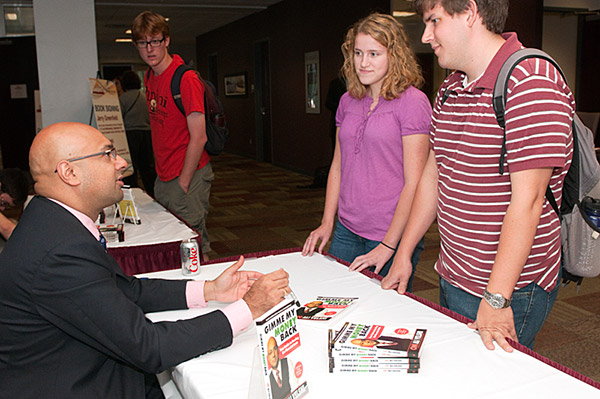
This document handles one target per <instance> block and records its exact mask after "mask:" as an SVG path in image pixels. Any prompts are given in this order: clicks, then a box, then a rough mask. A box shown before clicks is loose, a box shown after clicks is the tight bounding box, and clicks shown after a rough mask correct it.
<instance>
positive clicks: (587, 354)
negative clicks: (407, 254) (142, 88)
mask: <svg viewBox="0 0 600 399" xmlns="http://www.w3.org/2000/svg"><path fill="white" fill-rule="evenodd" d="M212 164H213V168H214V170H215V176H216V178H215V181H214V183H213V186H212V192H211V207H212V208H211V211H210V213H209V216H208V221H207V227H208V232H209V236H210V238H211V246H212V251H211V252H209V254H208V255H209V256H210V258H211V259H215V258H221V257H225V256H233V255H239V254H246V253H252V252H260V251H268V250H274V249H284V248H292V247H300V246H302V245H303V243H304V240H305V238H306V237H307V236H308V234H309V233H310V231H311V230H313V229H314V228H316V227H317V226H318V225H319V222H320V220H321V216H322V212H323V205H324V201H325V189H324V188H309V187H307V186H310V185H311V184H312V183H313V179H312V178H311V177H307V176H304V175H301V174H298V173H294V172H290V171H288V170H285V169H282V168H278V167H275V166H273V165H271V164H266V163H259V162H255V161H253V160H251V159H247V158H243V157H239V156H236V155H231V154H221V155H219V156H216V157H213V160H212ZM425 240H426V241H425V251H424V252H423V253H422V255H421V260H420V262H419V266H418V268H417V272H416V275H415V281H414V287H413V292H414V293H415V294H416V295H419V296H421V297H423V298H426V299H429V300H431V301H433V302H436V303H438V275H437V273H436V272H435V270H434V269H433V264H434V262H435V260H436V258H437V255H438V245H439V235H438V232H437V227H436V225H435V224H434V225H432V227H431V228H430V229H429V231H428V233H427V235H426V238H425ZM534 349H535V351H537V352H538V353H540V354H542V355H543V356H546V357H548V358H550V359H551V360H554V361H556V362H558V363H561V364H563V365H565V366H567V367H570V368H572V369H573V370H575V371H578V372H580V373H582V374H584V375H586V376H588V377H590V378H592V379H594V380H596V381H600V361H599V360H598V359H600V277H596V278H593V279H584V281H583V284H582V285H581V287H580V289H579V292H577V290H576V287H575V286H574V285H573V284H571V285H568V286H567V287H564V288H561V289H560V291H559V295H558V300H557V302H556V304H555V306H554V308H553V309H552V312H551V314H550V317H549V319H548V320H547V322H546V324H545V325H544V327H543V329H542V331H541V332H540V333H539V334H538V336H537V339H536V342H535V346H534Z"/></svg>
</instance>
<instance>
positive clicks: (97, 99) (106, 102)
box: [89, 78, 133, 176]
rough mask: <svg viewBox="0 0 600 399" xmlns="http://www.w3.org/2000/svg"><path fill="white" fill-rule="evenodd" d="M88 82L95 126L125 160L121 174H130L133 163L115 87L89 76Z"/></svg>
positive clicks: (108, 82) (107, 81) (111, 83)
mask: <svg viewBox="0 0 600 399" xmlns="http://www.w3.org/2000/svg"><path fill="white" fill-rule="evenodd" d="M89 82H90V92H91V94H92V105H93V107H94V116H95V117H96V126H98V130H100V131H101V132H102V134H104V135H105V136H106V137H107V138H108V139H109V140H110V141H111V142H112V143H113V145H114V146H115V148H116V149H117V154H119V156H120V157H121V158H123V159H125V160H126V161H127V165H128V166H127V169H126V170H125V172H124V173H123V176H131V174H133V165H132V163H131V154H130V153H129V146H128V145H127V136H126V135H125V125H124V124H123V117H122V116H121V107H120V106H119V95H118V94H117V87H116V86H115V84H114V83H113V82H111V81H110V80H104V79H93V78H90V79H89Z"/></svg>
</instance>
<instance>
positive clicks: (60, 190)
mask: <svg viewBox="0 0 600 399" xmlns="http://www.w3.org/2000/svg"><path fill="white" fill-rule="evenodd" d="M29 158H30V169H31V174H32V177H33V179H34V182H35V186H34V188H35V191H36V193H37V194H38V196H36V197H34V198H33V199H32V200H31V202H30V204H29V205H28V206H27V208H26V209H25V211H24V213H23V215H22V217H21V220H20V222H19V224H18V225H17V227H16V228H15V230H14V231H13V234H12V236H11V239H10V240H9V241H8V243H7V245H6V247H5V249H4V251H3V252H2V253H1V254H0V275H2V278H1V279H0V392H1V393H2V395H5V397H14V398H17V397H18V398H61V399H64V398H144V397H151V396H152V395H157V397H160V396H162V392H160V388H158V391H157V388H156V387H154V388H153V389H147V386H148V385H147V384H145V381H144V377H145V376H148V375H151V376H152V377H153V378H154V376H153V374H156V373H159V372H161V371H163V370H165V369H167V368H169V367H173V366H175V365H177V364H179V363H181V362H183V361H186V360H188V359H190V358H192V357H195V356H198V355H201V354H203V353H206V352H209V351H212V350H216V349H220V348H225V347H227V346H229V345H231V342H232V339H233V336H234V335H235V334H236V333H237V332H238V331H240V330H242V329H244V328H246V327H247V326H248V325H250V323H251V322H252V319H253V318H254V317H257V316H259V315H261V314H262V313H264V312H265V311H266V310H268V309H269V308H270V307H272V306H274V305H275V304H277V303H278V302H279V301H280V300H282V299H283V297H284V295H285V294H286V293H288V292H289V287H288V275H287V273H286V272H285V271H283V270H277V271H275V272H273V273H270V274H267V275H261V274H260V273H258V272H247V271H239V268H240V267H241V266H242V264H243V258H240V260H239V261H238V262H236V264H234V265H233V266H231V267H230V268H228V269H227V270H225V271H224V272H223V273H222V274H221V275H220V276H219V277H218V278H216V279H215V280H213V281H184V280H173V281H168V280H155V279H137V278H135V277H130V276H127V275H125V274H124V273H123V271H122V270H121V269H120V268H119V265H118V264H117V262H116V261H115V260H114V259H113V258H112V257H111V256H110V255H108V254H107V253H106V251H105V248H104V247H103V246H102V245H101V242H99V238H100V235H99V232H98V229H97V228H96V227H95V224H94V221H95V220H96V218H97V216H98V214H99V212H100V211H101V210H102V209H103V208H104V207H106V206H109V205H111V204H114V203H116V202H117V201H119V200H121V199H122V197H123V194H122V190H121V187H122V186H123V182H122V177H123V176H122V173H123V171H124V170H125V168H126V167H127V162H125V161H124V160H123V158H121V157H120V156H118V155H117V153H116V149H115V148H114V147H113V145H112V143H111V142H110V141H109V140H108V139H107V138H106V137H105V136H104V135H102V134H101V133H100V132H99V131H98V130H96V129H94V128H92V127H90V126H87V125H82V124H78V123H58V124H54V125H51V126H49V127H47V128H45V129H43V130H42V131H41V132H40V133H39V134H38V135H37V136H36V137H35V139H34V141H33V143H32V146H31V150H30V157H29ZM210 300H217V301H220V302H232V303H231V304H230V305H228V306H226V307H224V308H223V309H221V310H217V311H213V312H211V313H208V314H206V315H203V316H199V317H196V318H193V319H189V320H181V321H177V322H159V323H153V322H151V321H150V320H148V319H147V318H146V317H145V315H144V314H145V313H147V312H157V311H164V310H171V309H185V308H188V307H199V306H205V305H206V301H210ZM154 379H155V378H154Z"/></svg>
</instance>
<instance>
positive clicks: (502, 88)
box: [492, 48, 566, 175]
mask: <svg viewBox="0 0 600 399" xmlns="http://www.w3.org/2000/svg"><path fill="white" fill-rule="evenodd" d="M528 58H542V59H544V60H546V61H548V62H550V63H551V64H552V65H554V67H555V68H556V69H557V70H558V71H559V72H560V74H561V75H562V77H563V79H564V80H565V82H566V78H565V75H564V73H563V72H562V70H561V69H560V66H559V65H558V63H557V62H556V61H554V59H552V57H550V56H549V55H548V54H546V53H545V52H543V51H542V50H538V49H535V48H522V49H520V50H517V51H515V52H514V53H512V54H511V56H510V57H508V58H507V59H506V61H504V64H503V65H502V68H500V72H499V73H498V77H497V78H496V84H495V85H494V97H493V99H492V105H493V106H494V113H495V114H496V120H497V121H498V125H500V127H501V128H502V130H505V128H506V120H505V118H504V110H505V107H506V96H507V94H508V81H509V79H510V75H512V72H513V70H514V69H515V68H516V67H517V65H519V64H520V63H521V62H522V61H523V60H526V59H528ZM505 155H506V131H505V132H504V137H503V138H502V150H501V152H500V163H499V166H500V174H501V175H502V174H504V157H505Z"/></svg>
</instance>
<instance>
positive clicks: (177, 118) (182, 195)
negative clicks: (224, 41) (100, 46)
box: [132, 11, 214, 260]
mask: <svg viewBox="0 0 600 399" xmlns="http://www.w3.org/2000/svg"><path fill="white" fill-rule="evenodd" d="M132 33H133V37H134V42H135V45H136V47H137V49H138V51H139V53H140V57H141V58H142V59H143V60H144V62H146V64H148V66H149V67H150V70H149V73H148V74H147V76H148V77H147V79H146V102H147V103H148V110H149V112H150V125H151V128H152V147H153V149H154V155H155V157H156V172H157V174H158V179H156V184H155V187H154V194H155V197H156V199H157V200H158V201H159V202H160V203H162V204H163V205H165V206H166V207H167V208H168V209H169V210H171V211H172V212H174V213H175V214H177V215H179V216H180V217H181V218H182V219H184V220H185V221H186V222H187V223H188V224H189V225H190V226H192V228H194V229H195V230H197V231H199V232H200V233H201V237H202V253H203V257H204V260H207V259H208V258H207V257H206V253H207V252H208V251H210V241H209V239H208V234H207V231H206V216H207V215H208V210H209V196H210V187H211V184H212V181H213V179H214V174H213V170H212V166H211V164H210V157H209V155H208V154H207V152H206V151H205V150H204V145H205V144H206V140H207V138H206V122H205V119H204V86H203V84H202V83H201V82H200V79H198V76H197V75H196V74H195V73H193V72H188V73H185V74H184V75H183V78H182V80H181V100H182V102H183V108H184V109H185V116H184V115H183V114H182V113H181V112H180V111H179V109H178V108H177V106H176V105H175V102H174V101H173V96H172V94H171V79H172V77H173V74H174V72H175V70H176V69H177V67H178V66H179V65H182V64H183V60H182V59H181V57H179V56H178V55H171V54H169V51H168V47H169V43H170V36H169V25H168V24H167V22H166V20H165V18H164V17H163V16H161V15H159V14H156V13H152V12H149V11H144V12H142V13H141V14H139V15H138V16H137V17H136V18H135V19H134V21H133V26H132Z"/></svg>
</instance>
